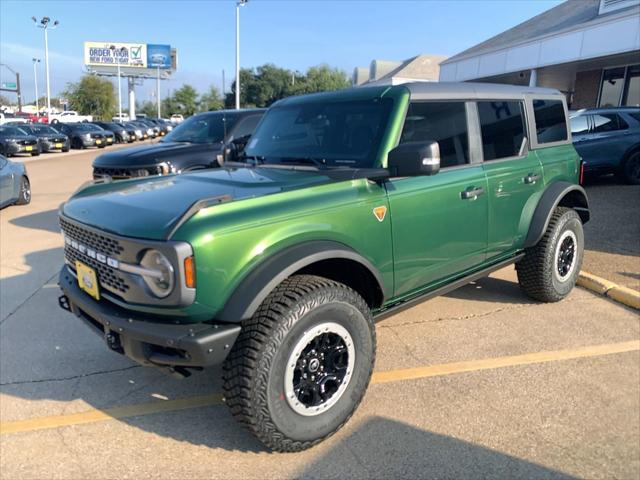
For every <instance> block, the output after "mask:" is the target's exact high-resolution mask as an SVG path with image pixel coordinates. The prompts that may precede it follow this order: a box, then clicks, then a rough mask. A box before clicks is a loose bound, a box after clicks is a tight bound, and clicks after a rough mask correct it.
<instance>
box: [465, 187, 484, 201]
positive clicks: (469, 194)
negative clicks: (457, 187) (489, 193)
mask: <svg viewBox="0 0 640 480" xmlns="http://www.w3.org/2000/svg"><path fill="white" fill-rule="evenodd" d="M482 194H484V188H482V187H480V188H474V187H472V188H471V189H469V190H463V191H462V192H460V198H462V200H475V199H476V198H478V197H479V196H480V195H482Z"/></svg>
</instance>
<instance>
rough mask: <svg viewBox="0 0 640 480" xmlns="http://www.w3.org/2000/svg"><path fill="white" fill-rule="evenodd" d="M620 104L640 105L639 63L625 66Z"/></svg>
mask: <svg viewBox="0 0 640 480" xmlns="http://www.w3.org/2000/svg"><path fill="white" fill-rule="evenodd" d="M622 105H624V106H627V107H640V65H632V66H630V67H628V68H627V81H626V84H625V86H624V96H623V98H622Z"/></svg>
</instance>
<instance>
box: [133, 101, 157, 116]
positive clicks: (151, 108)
mask: <svg viewBox="0 0 640 480" xmlns="http://www.w3.org/2000/svg"><path fill="white" fill-rule="evenodd" d="M136 112H139V113H144V114H145V115H146V116H147V117H151V118H155V117H157V116H158V104H157V103H156V102H149V101H146V102H142V105H140V106H138V105H136Z"/></svg>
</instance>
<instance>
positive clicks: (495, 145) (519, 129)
mask: <svg viewBox="0 0 640 480" xmlns="http://www.w3.org/2000/svg"><path fill="white" fill-rule="evenodd" d="M478 116H479V119H480V131H481V134H482V152H483V153H484V160H485V161H490V160H499V159H501V158H508V157H516V156H518V154H519V153H520V149H521V148H522V141H523V140H524V138H525V134H524V131H525V123H524V104H523V102H518V101H506V102H478Z"/></svg>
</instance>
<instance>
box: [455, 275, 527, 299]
mask: <svg viewBox="0 0 640 480" xmlns="http://www.w3.org/2000/svg"><path fill="white" fill-rule="evenodd" d="M445 296H446V297H449V298H457V299H460V300H470V301H482V302H490V303H508V304H513V305H516V304H518V305H522V304H529V305H530V304H534V303H538V302H536V301H535V300H532V299H530V298H529V297H527V296H526V295H525V294H524V293H522V290H520V287H519V286H518V284H517V283H516V282H513V281H509V280H504V279H502V278H497V277H485V278H482V279H480V280H477V281H475V282H471V283H469V284H468V285H465V286H464V287H461V288H458V289H456V290H454V291H453V292H449V293H448V294H446V295H445Z"/></svg>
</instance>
